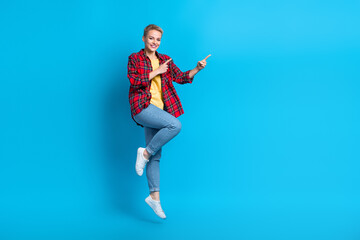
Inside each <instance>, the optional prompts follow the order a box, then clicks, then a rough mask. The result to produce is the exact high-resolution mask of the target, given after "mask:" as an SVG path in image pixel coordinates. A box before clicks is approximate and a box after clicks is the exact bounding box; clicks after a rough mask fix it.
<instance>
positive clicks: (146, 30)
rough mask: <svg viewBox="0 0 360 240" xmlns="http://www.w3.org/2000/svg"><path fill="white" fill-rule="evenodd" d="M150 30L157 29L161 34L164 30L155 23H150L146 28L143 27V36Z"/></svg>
mask: <svg viewBox="0 0 360 240" xmlns="http://www.w3.org/2000/svg"><path fill="white" fill-rule="evenodd" d="M150 30H157V31H159V32H161V36H162V35H163V33H164V31H163V30H162V29H161V27H159V26H157V25H155V24H150V25H147V26H146V28H145V29H144V37H146V36H147V34H148V33H149V31H150Z"/></svg>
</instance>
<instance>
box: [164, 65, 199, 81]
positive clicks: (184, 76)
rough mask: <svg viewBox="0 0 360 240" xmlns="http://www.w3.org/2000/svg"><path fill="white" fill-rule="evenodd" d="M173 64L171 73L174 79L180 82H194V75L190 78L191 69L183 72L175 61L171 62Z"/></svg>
mask: <svg viewBox="0 0 360 240" xmlns="http://www.w3.org/2000/svg"><path fill="white" fill-rule="evenodd" d="M169 63H170V65H171V71H172V72H171V74H172V77H173V81H174V82H177V83H179V84H185V83H192V81H193V80H194V77H192V78H190V75H189V74H190V70H188V71H186V72H182V71H181V70H180V69H179V68H178V67H177V66H176V65H175V63H174V61H170V62H169Z"/></svg>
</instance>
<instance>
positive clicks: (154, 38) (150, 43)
mask: <svg viewBox="0 0 360 240" xmlns="http://www.w3.org/2000/svg"><path fill="white" fill-rule="evenodd" d="M161 36H162V34H161V32H159V31H157V30H150V31H149V32H148V34H147V35H146V36H143V37H142V40H143V42H144V43H145V50H146V51H147V52H150V53H152V52H155V51H156V50H157V49H158V48H159V46H160V42H161Z"/></svg>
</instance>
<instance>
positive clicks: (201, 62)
mask: <svg viewBox="0 0 360 240" xmlns="http://www.w3.org/2000/svg"><path fill="white" fill-rule="evenodd" d="M210 56H211V54H209V55H208V56H207V57H206V58H204V59H203V60H201V61H198V63H197V66H196V67H197V68H198V69H199V71H200V70H201V69H203V68H204V67H205V66H206V59H208V58H209V57H210Z"/></svg>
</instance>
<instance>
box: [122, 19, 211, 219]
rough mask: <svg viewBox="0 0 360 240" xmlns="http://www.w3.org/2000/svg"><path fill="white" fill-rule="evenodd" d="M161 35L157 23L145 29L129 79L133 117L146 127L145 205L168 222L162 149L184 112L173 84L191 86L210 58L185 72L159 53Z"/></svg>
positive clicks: (140, 165)
mask: <svg viewBox="0 0 360 240" xmlns="http://www.w3.org/2000/svg"><path fill="white" fill-rule="evenodd" d="M162 34H163V30H162V29H161V28H160V27H159V26H156V25H154V24H150V25H148V26H147V27H146V28H145V29H144V35H143V37H142V40H143V42H144V44H145V46H144V48H143V49H141V50H140V51H139V52H137V53H133V54H131V55H130V56H129V62H128V78H129V80H130V91H129V102H130V106H131V116H132V118H133V120H134V121H135V122H136V123H137V125H139V126H141V127H144V130H145V142H146V147H145V148H143V147H139V148H138V150H137V158H136V163H135V170H136V173H137V174H138V175H139V176H141V175H142V174H143V169H144V167H145V165H146V176H147V180H148V185H149V190H150V194H149V196H148V197H147V198H146V199H145V202H146V203H147V204H148V205H149V206H150V207H151V208H152V209H153V210H154V212H155V213H156V214H157V215H158V216H159V217H160V218H163V219H165V218H166V216H165V213H164V211H163V209H162V208H161V204H160V194H159V192H160V169H159V163H160V157H161V150H162V147H163V146H164V145H165V144H166V143H167V142H169V141H170V140H171V139H172V138H174V137H175V136H176V135H177V134H178V133H179V132H180V130H181V123H180V121H179V120H178V119H177V117H179V116H180V115H181V114H183V113H184V111H183V109H182V105H181V102H180V99H179V97H178V95H177V93H176V91H175V88H174V86H173V81H174V82H176V83H179V84H185V83H192V81H193V79H194V76H195V75H196V74H197V73H198V72H199V71H200V70H202V69H203V68H204V67H205V66H206V59H207V58H208V57H210V55H208V56H207V57H206V58H205V59H203V60H201V61H198V62H197V66H196V67H195V68H194V69H192V70H188V71H186V72H182V71H181V70H180V69H179V68H178V67H177V66H176V65H175V64H174V62H173V61H172V59H171V58H170V57H169V56H167V55H165V54H161V53H158V52H157V51H156V50H157V49H158V48H159V46H160V42H161V37H162Z"/></svg>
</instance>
